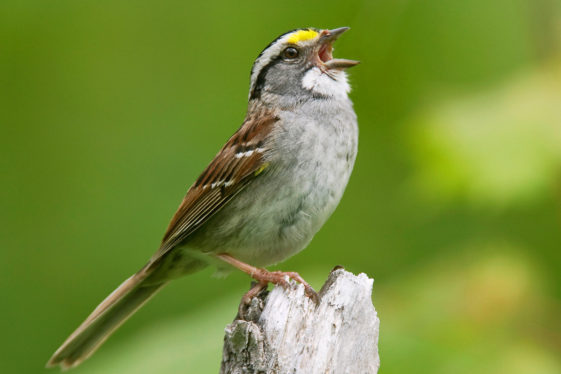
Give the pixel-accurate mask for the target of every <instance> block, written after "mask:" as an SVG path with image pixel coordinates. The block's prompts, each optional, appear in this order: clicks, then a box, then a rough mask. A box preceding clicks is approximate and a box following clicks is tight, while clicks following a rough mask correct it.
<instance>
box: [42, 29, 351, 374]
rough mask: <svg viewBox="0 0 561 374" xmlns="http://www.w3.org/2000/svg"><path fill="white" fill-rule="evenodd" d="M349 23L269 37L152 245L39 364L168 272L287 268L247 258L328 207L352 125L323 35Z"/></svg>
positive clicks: (345, 171) (284, 247) (275, 255)
mask: <svg viewBox="0 0 561 374" xmlns="http://www.w3.org/2000/svg"><path fill="white" fill-rule="evenodd" d="M346 30H348V28H346V27H343V28H338V29H334V30H317V29H312V28H310V29H299V30H294V31H290V32H288V33H286V34H283V35H281V36H280V37H278V38H277V39H275V40H274V41H273V42H272V43H271V44H270V45H269V46H267V47H266V48H265V49H264V50H263V52H261V54H260V55H259V57H257V60H256V61H255V63H254V65H253V69H252V70H251V85H250V91H249V104H248V110H247V116H246V118H245V120H244V122H243V124H242V126H241V127H240V128H239V129H238V131H237V132H236V133H235V134H234V135H233V136H232V137H231V138H230V139H229V140H228V141H227V142H226V144H225V145H224V147H222V149H221V150H220V152H218V154H217V155H216V157H215V158H214V160H213V161H212V162H211V163H210V165H209V166H208V167H207V168H206V169H205V171H204V172H203V173H202V174H201V176H200V177H199V178H198V179H197V181H196V182H195V183H194V184H193V185H192V186H191V188H190V189H189V191H188V192H187V195H186V196H185V198H184V199H183V202H182V203H181V205H180V206H179V209H178V210H177V212H176V213H175V215H174V216H173V218H172V220H171V222H170V224H169V227H168V229H167V231H166V233H165V235H164V238H163V240H162V244H161V246H160V248H159V250H158V251H157V252H156V253H155V254H154V256H152V258H151V259H150V261H149V262H148V263H147V264H146V265H145V266H144V267H143V268H142V269H141V270H140V271H139V272H138V273H136V274H134V275H133V276H132V277H130V278H129V279H127V280H126V281H125V282H123V284H121V285H120V286H119V288H117V289H116V290H115V291H114V292H113V293H111V294H110V295H109V296H108V297H107V298H106V299H105V300H104V301H103V302H102V303H101V304H100V305H99V306H98V307H97V308H96V309H95V310H94V311H93V312H92V314H91V315H90V316H89V317H88V318H87V319H86V320H85V321H84V322H83V323H82V325H80V326H79V327H78V328H77V329H76V331H74V332H73V333H72V335H70V337H68V339H67V340H66V341H65V342H64V343H63V344H62V346H61V347H60V348H59V349H58V350H57V351H56V352H55V353H54V355H53V357H52V358H51V359H50V361H49V362H48V363H47V366H49V367H50V366H56V365H60V366H61V367H63V368H69V367H73V366H76V365H78V364H79V363H81V362H82V361H83V360H85V359H86V358H88V357H89V356H90V355H91V354H92V353H93V352H94V351H95V350H96V349H97V348H98V347H99V346H100V345H101V344H102V343H103V342H104V341H105V339H107V338H108V337H109V335H110V334H111V333H112V332H113V331H114V330H115V329H116V328H117V327H119V326H120V325H121V323H123V322H124V321H125V320H126V319H127V318H128V317H129V316H130V315H132V314H133V313H134V312H135V311H136V310H137V309H138V308H140V307H141V306H142V305H143V304H144V303H145V302H146V301H147V300H148V299H149V298H150V297H151V296H152V295H154V294H155V293H156V291H158V290H159V289H161V288H162V287H163V286H164V285H165V284H166V283H167V282H168V281H170V280H171V279H173V278H176V277H179V276H182V275H185V274H190V273H193V272H195V271H197V270H200V269H202V268H204V267H206V266H208V265H209V264H212V265H216V266H217V267H218V268H219V269H220V270H228V269H231V268H232V266H233V267H236V268H238V269H240V270H242V271H244V272H246V273H248V274H249V275H250V276H252V277H253V278H254V279H256V280H257V281H258V284H257V285H256V286H255V287H254V288H252V289H251V290H250V291H249V292H248V293H247V294H246V295H245V300H249V299H250V298H251V297H252V296H254V295H255V294H257V293H258V292H259V291H260V290H261V289H262V288H264V287H265V286H266V285H267V283H268V282H273V283H275V284H279V283H280V284H283V283H284V282H286V280H285V277H286V276H288V277H289V278H292V279H295V280H297V281H299V282H301V283H302V284H304V286H305V287H306V293H307V294H308V295H309V296H312V297H314V295H315V292H314V291H313V290H312V288H311V287H310V286H309V285H308V284H307V283H306V282H304V280H303V279H302V278H301V277H300V276H299V275H298V274H297V273H283V272H268V271H267V270H265V269H262V268H258V267H261V266H266V265H270V264H274V263H277V262H279V261H282V260H284V259H286V258H288V257H289V256H291V255H293V254H295V253H297V252H298V251H300V250H302V249H303V248H304V247H306V245H307V244H308V243H309V242H310V240H311V239H312V237H313V236H314V234H315V233H316V232H317V231H318V230H319V229H320V228H321V226H322V225H323V224H324V223H325V221H326V220H327V218H328V217H329V216H330V215H331V213H333V211H334V210H335V208H336V206H337V204H338V203H339V200H340V199H341V196H342V195H343V191H344V189H345V187H346V185H347V182H348V180H349V177H350V175H351V171H352V168H353V164H354V161H355V157H356V152H357V141H358V127H357V122H356V115H355V113H354V111H353V107H352V103H351V101H350V100H349V98H348V93H349V91H350V87H349V84H348V83H347V77H346V74H345V71H344V70H345V69H346V68H348V67H351V66H354V65H356V64H357V63H358V62H357V61H352V60H345V59H334V58H333V57H332V54H331V52H332V42H333V41H335V39H337V37H339V35H341V34H342V33H343V32H345V31H346Z"/></svg>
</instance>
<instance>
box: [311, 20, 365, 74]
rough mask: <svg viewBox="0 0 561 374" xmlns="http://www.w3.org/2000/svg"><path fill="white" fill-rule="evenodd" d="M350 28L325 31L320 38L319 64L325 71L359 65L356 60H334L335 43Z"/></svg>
mask: <svg viewBox="0 0 561 374" xmlns="http://www.w3.org/2000/svg"><path fill="white" fill-rule="evenodd" d="M347 30H349V27H339V28H338V29H333V30H323V31H322V32H321V34H320V37H319V49H318V59H319V61H318V64H319V65H320V67H322V68H324V69H328V70H329V69H347V68H350V67H353V66H355V65H357V64H358V63H359V61H355V60H347V59H344V58H333V54H332V51H333V42H334V41H335V40H337V39H338V38H339V36H341V34H343V33H344V32H345V31H347Z"/></svg>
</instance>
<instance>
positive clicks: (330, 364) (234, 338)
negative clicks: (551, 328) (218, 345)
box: [220, 268, 380, 374]
mask: <svg viewBox="0 0 561 374" xmlns="http://www.w3.org/2000/svg"><path fill="white" fill-rule="evenodd" d="M372 283H373V280H372V279H370V278H368V277H367V276H366V275H365V274H359V275H358V276H357V275H354V274H352V273H349V272H347V271H345V270H343V269H341V268H336V269H334V270H333V271H332V272H331V274H330V275H329V278H328V279H327V282H326V283H325V284H324V285H323V287H322V289H321V291H320V293H319V295H320V303H319V305H316V304H315V303H314V302H313V301H312V300H310V299H309V298H308V297H307V296H305V295H304V287H303V286H302V285H299V284H298V285H297V284H294V283H293V284H292V287H289V288H287V289H284V288H283V287H275V288H274V289H273V290H272V291H271V292H270V293H269V292H263V293H262V294H261V295H259V296H258V297H255V298H254V299H253V300H252V302H251V305H249V306H245V307H244V306H240V311H239V313H238V315H237V316H236V319H235V320H234V322H232V323H231V324H230V325H228V326H227V327H226V335H225V337H224V350H223V356H222V366H221V369H220V373H221V374H242V373H243V374H257V373H263V374H270V373H276V374H285V373H286V374H288V373H291V374H292V373H299V374H316V373H318V374H319V373H332V374H344V373H349V374H372V373H376V372H377V371H378V367H379V366H380V359H379V356H378V328H379V324H380V321H379V319H378V316H377V314H376V310H375V309H374V306H373V305H372V300H371V293H372Z"/></svg>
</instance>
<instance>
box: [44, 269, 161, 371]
mask: <svg viewBox="0 0 561 374" xmlns="http://www.w3.org/2000/svg"><path fill="white" fill-rule="evenodd" d="M149 275H150V273H149V272H147V271H145V269H143V270H141V271H139V272H138V273H137V274H135V275H133V276H132V277H130V278H129V279H127V280H126V281H124V282H123V283H122V284H121V285H120V286H119V287H118V288H117V289H116V290H115V291H113V292H112V293H111V294H110V295H109V296H107V298H105V300H103V301H102V302H101V304H99V306H98V307H97V308H95V310H94V311H93V312H92V313H91V314H90V315H89V316H88V318H86V320H85V321H84V322H83V323H82V324H81V325H80V326H79V327H78V328H77V329H76V330H75V331H74V332H73V333H72V334H71V335H70V336H69V337H68V339H66V341H65V342H64V343H63V344H62V345H61V346H60V348H59V349H57V351H56V352H55V353H54V354H53V356H52V357H51V359H50V360H49V362H48V363H47V367H54V366H57V365H60V366H61V367H62V368H63V369H69V368H72V367H75V366H77V365H79V364H80V363H81V362H82V361H84V360H85V359H87V358H88V357H90V356H91V355H92V354H93V353H94V352H95V351H96V349H97V348H99V346H100V345H101V344H102V343H103V342H104V341H105V340H106V339H107V338H108V337H109V336H110V335H111V334H112V333H113V332H114V331H115V330H116V329H117V328H118V327H119V326H121V324H123V322H125V321H126V320H127V319H128V318H129V317H130V316H131V315H132V314H133V313H134V312H136V311H137V310H138V308H140V307H141V306H142V305H144V303H146V302H147V301H148V300H149V299H150V298H151V297H152V296H153V295H154V294H156V292H157V291H159V290H160V289H161V288H162V287H163V286H164V285H165V284H166V282H162V283H156V284H154V283H149V282H147V281H146V280H147V279H148V276H149Z"/></svg>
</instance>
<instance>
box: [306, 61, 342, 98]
mask: <svg viewBox="0 0 561 374" xmlns="http://www.w3.org/2000/svg"><path fill="white" fill-rule="evenodd" d="M302 86H303V87H304V88H306V89H308V90H311V91H312V92H315V93H318V94H320V95H324V96H337V97H347V94H348V93H349V92H350V91H351V86H349V82H348V81H347V74H346V73H345V72H344V71H340V70H336V71H333V72H332V73H330V76H329V75H327V73H324V72H322V71H321V70H320V69H319V68H318V67H313V68H311V69H310V70H308V72H307V73H306V74H305V75H304V78H303V79H302Z"/></svg>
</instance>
